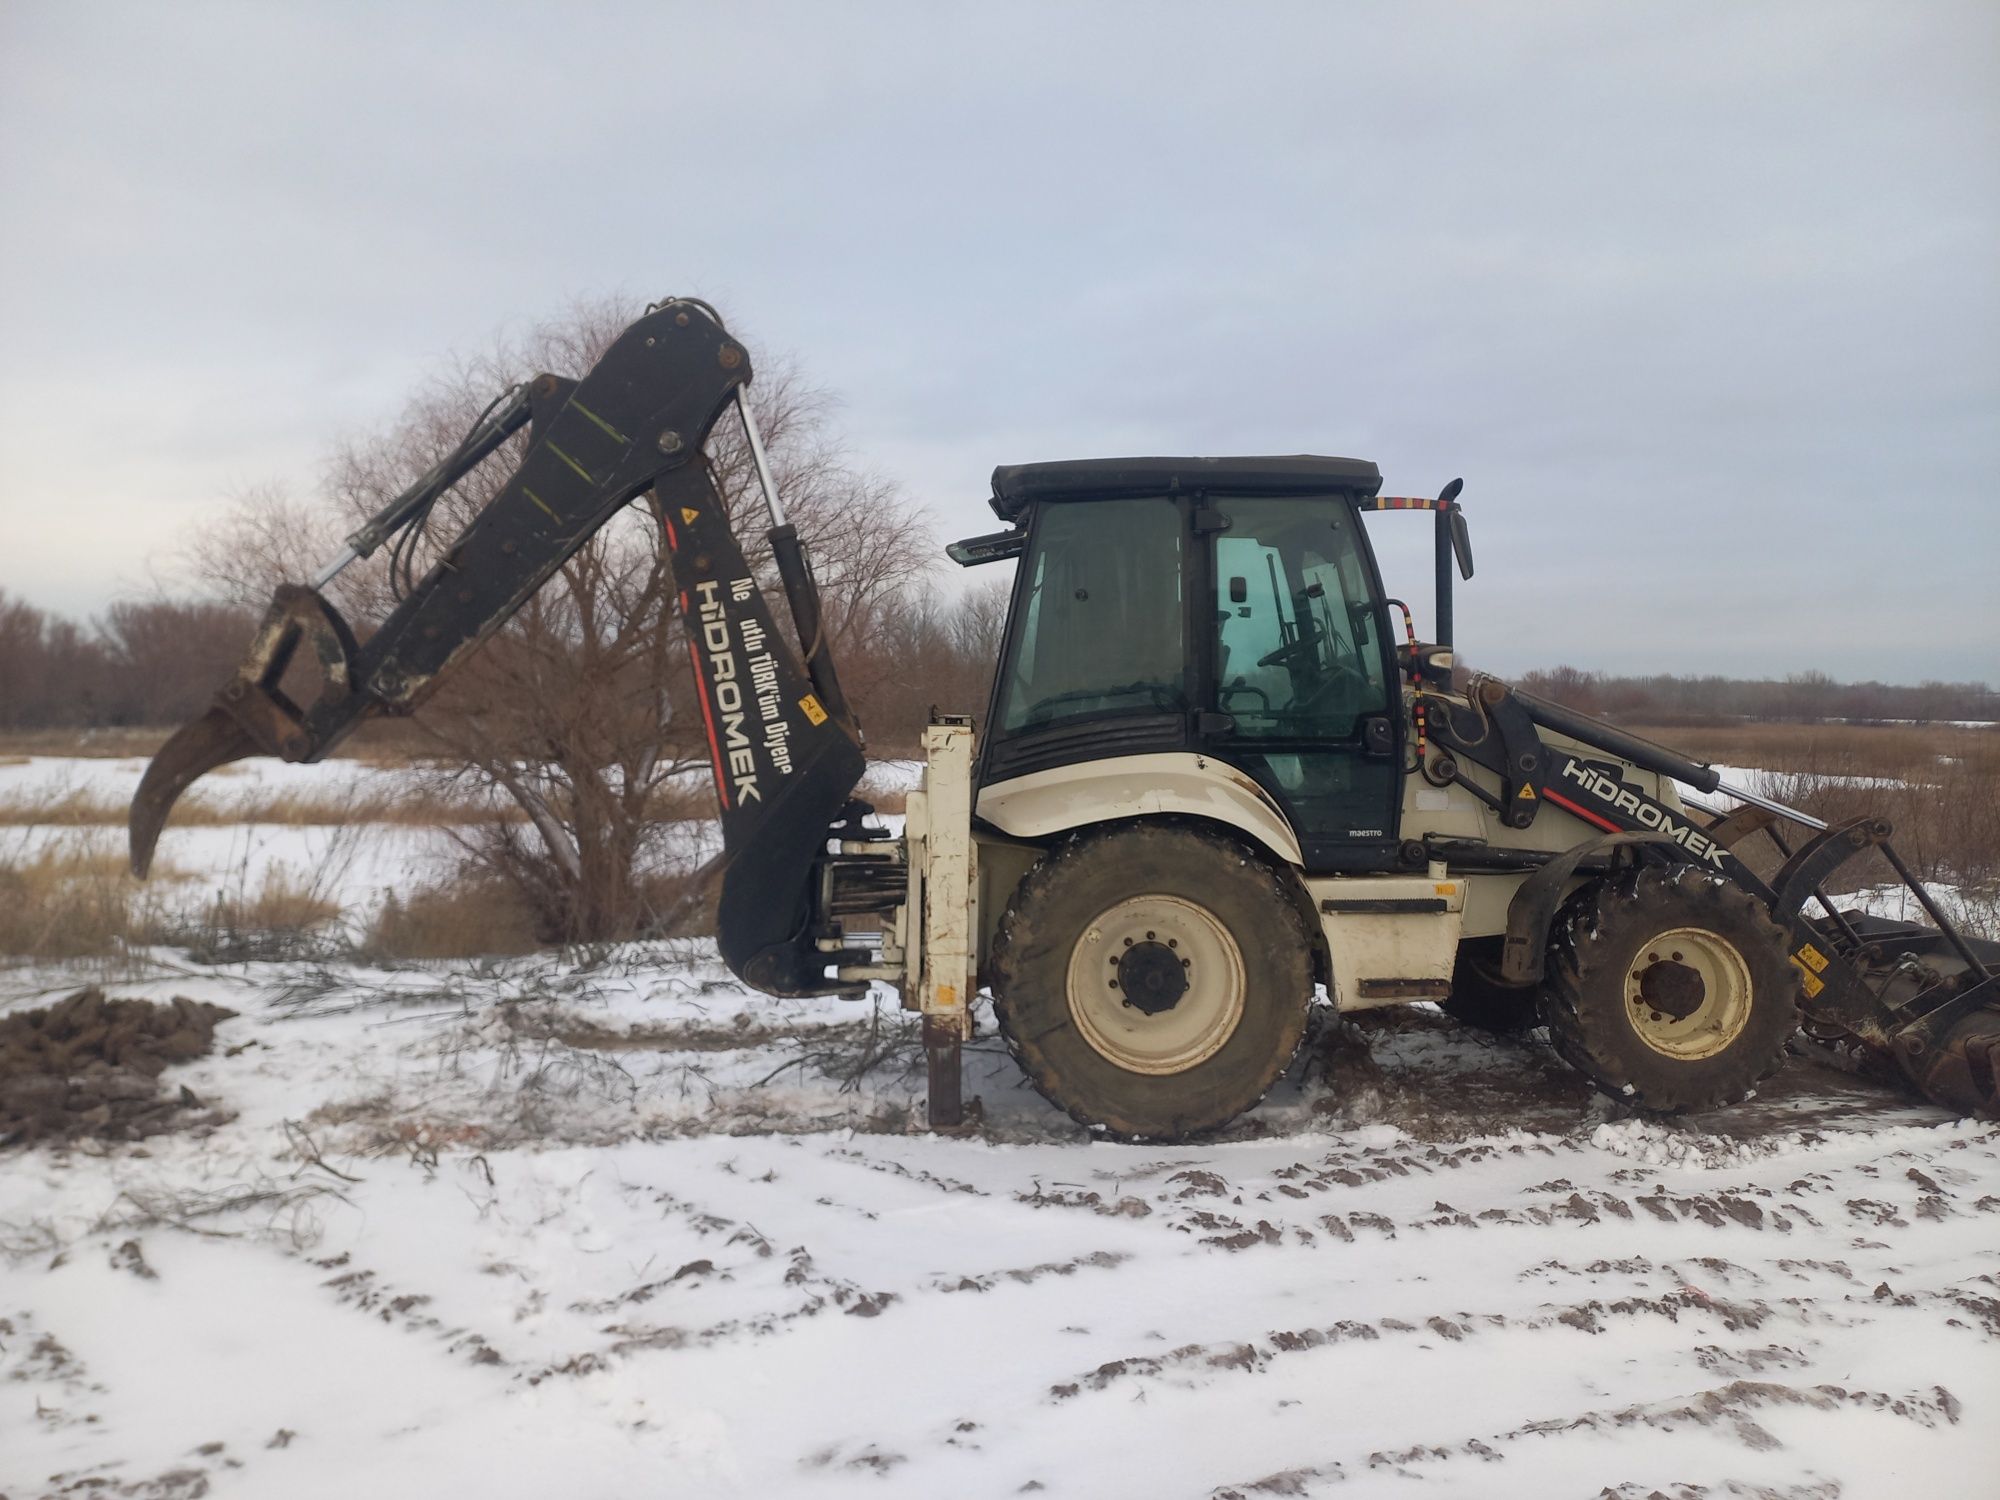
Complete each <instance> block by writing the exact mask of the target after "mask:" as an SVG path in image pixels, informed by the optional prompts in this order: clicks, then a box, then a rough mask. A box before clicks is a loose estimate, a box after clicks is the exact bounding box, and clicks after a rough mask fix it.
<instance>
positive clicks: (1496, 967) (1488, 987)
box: [1440, 938, 1541, 1036]
mask: <svg viewBox="0 0 2000 1500" xmlns="http://www.w3.org/2000/svg"><path fill="white" fill-rule="evenodd" d="M1500 953H1501V939H1499V938H1469V939H1467V940H1466V941H1465V942H1462V943H1460V944H1459V945H1458V960H1457V962H1456V963H1454V964H1453V965H1452V969H1451V993H1450V994H1449V995H1447V996H1446V997H1445V998H1444V1000H1443V1001H1441V1002H1440V1008H1441V1009H1442V1010H1443V1011H1444V1013H1445V1014H1446V1015H1448V1016H1450V1017H1451V1018H1452V1019H1453V1020H1454V1021H1457V1022H1459V1023H1460V1024H1461V1025H1465V1026H1471V1027H1474V1028H1476V1029H1477V1030H1480V1031H1491V1032H1494V1033H1496V1034H1497V1035H1500V1036H1516V1035H1518V1034H1520V1033H1521V1032H1523V1031H1531V1030H1533V1029H1534V1028H1535V1027H1536V1026H1538V1025H1540V1024H1541V1015H1540V1011H1539V1006H1538V1002H1537V1000H1536V996H1535V989H1536V987H1535V986H1534V985H1533V984H1508V983H1506V982H1505V981H1503V980H1502V979H1501V978H1500Z"/></svg>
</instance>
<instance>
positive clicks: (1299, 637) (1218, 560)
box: [1202, 496, 1402, 871]
mask: <svg viewBox="0 0 2000 1500" xmlns="http://www.w3.org/2000/svg"><path fill="white" fill-rule="evenodd" d="M1209 506H1210V517H1209V525H1212V526H1216V527H1219V529H1215V530H1213V531H1211V532H1210V546H1209V549H1208V561H1209V564H1210V566H1209V569H1208V572H1209V589H1208V593H1209V601H1208V602H1209V606H1210V607H1209V609H1208V611H1207V617H1208V620H1209V621H1210V625H1209V637H1208V640H1207V642H1206V645H1207V648H1208V649H1207V652H1206V653H1205V654H1206V657H1207V660H1206V663H1205V665H1206V668H1207V670H1206V671H1205V672H1204V674H1203V676H1204V678H1205V679H1206V681H1205V684H1204V690H1203V696H1204V698H1205V701H1206V703H1207V706H1208V708H1209V709H1210V712H1209V713H1208V714H1205V715H1204V716H1203V719H1202V724H1203V729H1204V732H1203V735H1202V742H1203V748H1204V749H1205V750H1207V751H1208V752H1209V753H1212V754H1214V755H1215V756H1217V757H1218V758H1219V759H1222V760H1226V761H1228V762H1230V763H1231V764H1233V765H1236V766H1238V767H1240V768H1241V769H1243V770H1245V771H1247V772H1248V773H1249V774H1250V775H1251V776H1253V777H1254V778H1256V780H1257V781H1258V783H1259V784H1260V785H1262V786H1263V787H1264V789H1265V790H1266V791H1268V792H1270V793H1271V794H1272V795H1273V796H1274V797H1275V798H1277V799H1278V801H1279V802H1280V803H1281V804H1282V805H1283V806H1284V808H1285V809H1286V811H1287V812H1288V813H1289V814H1290V816H1291V819H1292V826H1293V828H1294V829H1295V830H1296V831H1297V833H1298V836H1299V844H1300V847H1301V850H1302V851H1303V853H1304V855H1305V861H1306V867H1307V869H1309V870H1326V871H1334V870H1343V869H1347V870H1352V869H1368V868H1380V867H1381V866H1382V865H1383V864H1384V863H1386V862H1388V860H1389V858H1390V856H1391V855H1392V853H1393V851H1394V848H1395V843H1396V822H1397V815H1398V811H1399V809H1400V805H1401V796H1400V791H1401V786H1400V783H1401V768H1402V732H1401V715H1400V713H1399V712H1398V711H1397V710H1398V708H1399V706H1400V705H1399V703H1398V698H1399V689H1398V687H1397V686H1396V684H1397V681H1398V679H1397V677H1396V675H1395V672H1394V668H1393V658H1392V656H1391V647H1390V644H1389V643H1388V642H1387V641H1385V640H1384V639H1383V622H1384V618H1385V617H1384V614H1383V610H1382V604H1381V597H1382V596H1381V586H1380V583H1379V581H1378V579H1377V576H1376V572H1375V564H1374V557H1373V554H1372V553H1371V552H1370V551H1369V549H1368V546H1367V542H1366V540H1365V537H1364V535H1363V533H1362V530H1361V525H1360V521H1359V518H1358V517H1357V516H1356V514H1355V512H1354V510H1353V508H1352V506H1351V505H1349V504H1348V502H1347V501H1346V500H1344V499H1342V498H1340V497H1338V496H1325V497H1311V498H1289V497H1286V498H1263V497H1259V498H1245V499H1228V498H1225V497H1219V496H1218V497H1214V498H1212V499H1211V500H1210V501H1209ZM1203 530H1205V531H1206V530H1209V526H1204V527H1203Z"/></svg>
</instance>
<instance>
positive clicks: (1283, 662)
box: [1257, 636, 1319, 671]
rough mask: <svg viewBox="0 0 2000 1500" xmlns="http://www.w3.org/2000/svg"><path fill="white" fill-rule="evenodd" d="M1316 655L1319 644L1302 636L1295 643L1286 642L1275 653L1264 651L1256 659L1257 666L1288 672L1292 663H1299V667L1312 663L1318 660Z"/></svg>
mask: <svg viewBox="0 0 2000 1500" xmlns="http://www.w3.org/2000/svg"><path fill="white" fill-rule="evenodd" d="M1318 654H1319V642H1318V641H1317V640H1315V639H1309V638H1307V637H1303V636H1302V637H1300V638H1299V639H1298V640H1296V641H1288V642H1286V643H1285V644H1284V645H1282V646H1280V647H1278V649H1277V650H1275V651H1266V652H1265V653H1264V654H1263V655H1262V656H1260V657H1258V658H1257V665H1258V666H1260V667H1284V668H1285V669H1286V670H1287V671H1289V670H1290V669H1291V666H1292V663H1293V662H1295V661H1296V662H1299V663H1300V664H1301V665H1305V664H1308V663H1312V662H1315V661H1317V660H1318Z"/></svg>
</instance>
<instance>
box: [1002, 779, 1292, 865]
mask: <svg viewBox="0 0 2000 1500" xmlns="http://www.w3.org/2000/svg"><path fill="white" fill-rule="evenodd" d="M973 811H974V814H975V815H976V816H977V817H979V818H981V819H983V820H984V821H985V822H987V823H990V824H992V825H993V826H994V827H995V828H997V829H999V830H1000V831H1001V832H1002V833H1005V834H1008V835H1010V836H1012V837H1014V838H1018V839H1047V838H1052V837H1054V836H1056V835H1058V834H1063V833H1068V832H1069V831H1070V830H1072V829H1076V828H1084V827H1087V826H1089V825H1090V824H1092V823H1110V822H1116V821H1119V820H1122V819H1126V818H1143V817H1155V816H1159V815H1161V814H1179V815H1181V816H1183V817H1191V818H1205V819H1207V820H1208V821H1210V822H1212V823H1222V824H1226V825H1227V826H1228V827H1231V828H1234V829H1236V830H1238V831H1239V832H1241V833H1244V834H1246V835H1248V836H1249V837H1250V838H1252V839H1255V840H1256V841H1257V843H1258V844H1260V845H1262V846H1263V847H1264V848H1265V849H1267V850H1269V851H1270V852H1271V854H1272V855H1274V856H1275V857H1276V858H1278V859H1280V860H1282V861H1284V863H1285V864H1286V865H1288V866H1289V867H1291V868H1292V869H1294V870H1296V869H1298V868H1299V866H1300V865H1302V864H1303V863H1304V856H1303V855H1302V854H1301V853H1300V852H1299V839H1298V835H1297V834H1296V833H1294V832H1293V831H1292V825H1291V823H1290V822H1289V821H1288V820H1287V819H1286V817H1285V814H1284V812H1283V811H1282V810H1281V809H1280V808H1279V806H1278V804H1277V803H1276V802H1275V801H1273V800H1272V799H1271V796H1270V794H1269V793H1268V792H1266V791H1265V790H1264V789H1263V788H1262V787H1260V786H1258V785H1257V783H1256V782H1254V781H1252V780H1251V779H1250V778H1249V777H1248V776H1247V775H1245V774H1244V773H1243V772H1241V771H1239V770H1237V769H1236V767H1234V766H1232V765H1227V764H1225V763H1224V762H1222V761H1219V760H1217V759H1215V758H1214V757H1213V756H1209V755H1196V754H1193V753H1192V752H1189V751H1176V752H1171V753H1165V754H1158V755H1119V756H1113V757H1111V758H1109V759H1106V760H1093V761H1085V762H1082V763H1080V764H1077V765H1068V766H1055V767H1052V768H1051V769H1049V770H1046V771H1035V772H1033V773H1031V774H1030V775H1027V776H1016V777H1013V778H1011V779H1009V780H1006V781H996V782H992V783H990V784H988V785H986V786H983V787H981V788H980V789H979V797H978V800H977V802H975V803H974V806H973Z"/></svg>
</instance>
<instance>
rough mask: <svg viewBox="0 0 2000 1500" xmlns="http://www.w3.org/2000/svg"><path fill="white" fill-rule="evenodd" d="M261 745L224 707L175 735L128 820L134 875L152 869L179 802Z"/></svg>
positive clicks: (143, 783) (149, 771) (150, 768)
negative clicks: (170, 815)
mask: <svg viewBox="0 0 2000 1500" xmlns="http://www.w3.org/2000/svg"><path fill="white" fill-rule="evenodd" d="M257 753H258V747H257V744H256V742H255V741H254V740H252V739H251V738H250V736H249V734H248V733H247V732H245V730H244V728H243V726H242V725H240V724H238V723H237V722H236V720H235V719H234V718H232V717H231V716H230V715H229V714H228V713H226V712H225V711H224V710H222V709H220V708H211V709H210V710H209V711H208V712H207V713H205V714H203V715H202V716H201V717H200V718H198V719H194V720H190V721H189V722H188V723H186V724H183V725H182V726H181V727H180V728H179V729H177V730H175V731H174V735H173V738H172V739H170V740H168V741H167V742H166V744H164V745H162V746H160V749H159V752H158V753H157V754H156V755H154V757H153V759H152V761H151V762H150V763H149V764H148V765H147V767H146V774H145V775H144V776H142V777H140V778H139V790H138V791H136V792H134V793H133V794H132V808H131V813H130V816H129V823H128V826H129V829H130V834H131V852H132V873H133V874H134V875H136V876H138V877H139V878H140V879H141V880H144V879H145V878H146V872H147V871H148V870H149V869H151V868H152V865H153V847H154V846H155V845H156V844H158V843H159V841H160V830H161V829H162V828H164V827H166V823H167V814H168V813H170V812H172V811H173V808H174V803H175V802H177V801H179V800H180V795H181V793H182V792H184V791H186V790H187V789H188V788H189V787H190V786H192V785H193V784H194V783H195V782H196V781H197V780H199V779H200V778H201V777H202V776H204V775H206V774H207V773H208V772H210V771H213V770H214V769H215V768H216V767H217V766H222V765H227V764H228V763H229V762H230V761H232V760H242V759H243V758H244V757H245V756H246V755H255V754H257Z"/></svg>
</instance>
